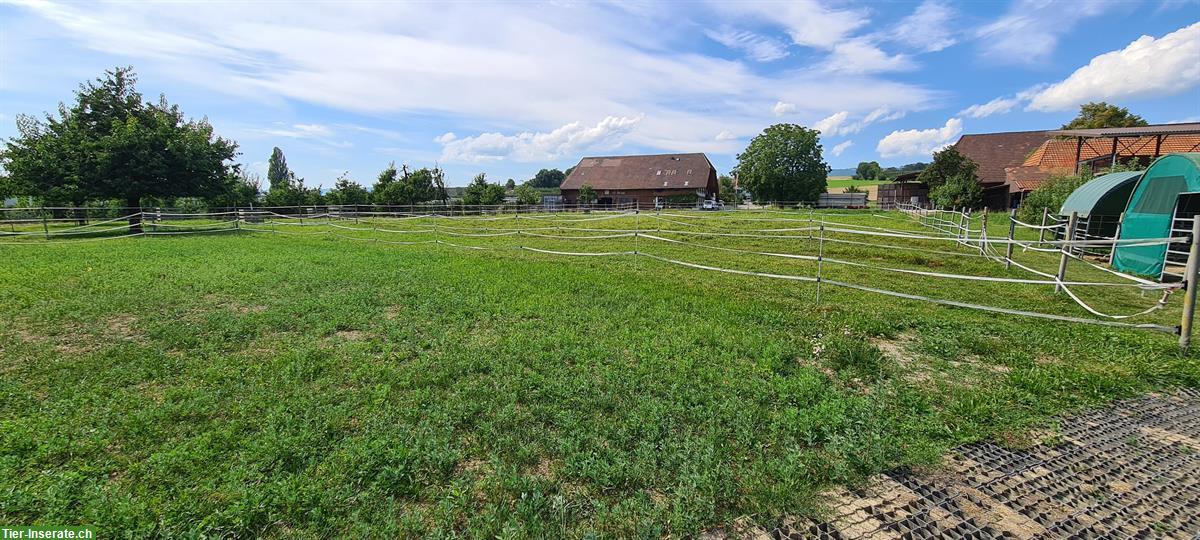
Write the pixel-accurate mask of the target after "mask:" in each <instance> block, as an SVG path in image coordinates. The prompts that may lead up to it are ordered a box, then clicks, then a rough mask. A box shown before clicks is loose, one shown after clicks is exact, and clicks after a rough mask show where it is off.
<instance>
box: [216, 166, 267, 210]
mask: <svg viewBox="0 0 1200 540" xmlns="http://www.w3.org/2000/svg"><path fill="white" fill-rule="evenodd" d="M260 195H262V179H261V178H259V177H258V176H257V175H254V174H246V173H245V172H243V171H241V170H240V169H238V170H235V171H234V172H233V173H232V174H230V175H229V176H228V177H226V179H225V189H224V190H223V191H222V192H221V194H220V195H217V196H216V197H213V198H212V199H211V200H210V201H209V202H210V204H211V206H215V207H221V208H233V207H244V206H253V205H255V204H257V203H258V198H259V196H260Z"/></svg>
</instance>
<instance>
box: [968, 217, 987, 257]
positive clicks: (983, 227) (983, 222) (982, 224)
mask: <svg viewBox="0 0 1200 540" xmlns="http://www.w3.org/2000/svg"><path fill="white" fill-rule="evenodd" d="M987 227H988V213H987V210H984V211H983V215H982V216H979V254H980V255H987ZM968 238H969V236H968Z"/></svg>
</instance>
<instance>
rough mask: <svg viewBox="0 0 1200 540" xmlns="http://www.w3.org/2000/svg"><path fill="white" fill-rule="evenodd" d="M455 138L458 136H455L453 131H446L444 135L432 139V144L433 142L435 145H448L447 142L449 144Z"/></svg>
mask: <svg viewBox="0 0 1200 540" xmlns="http://www.w3.org/2000/svg"><path fill="white" fill-rule="evenodd" d="M457 138H458V136H457V135H455V134H454V132H453V131H447V132H445V133H443V134H441V135H438V136H437V137H434V138H433V142H435V143H441V144H446V143H448V142H450V141H453V140H454V139H457Z"/></svg>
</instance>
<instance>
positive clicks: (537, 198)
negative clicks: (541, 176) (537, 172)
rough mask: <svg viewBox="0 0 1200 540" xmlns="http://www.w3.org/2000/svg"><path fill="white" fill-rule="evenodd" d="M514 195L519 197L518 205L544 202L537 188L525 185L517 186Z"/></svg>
mask: <svg viewBox="0 0 1200 540" xmlns="http://www.w3.org/2000/svg"><path fill="white" fill-rule="evenodd" d="M513 194H514V195H516V196H517V203H518V204H538V203H540V202H542V194H541V193H540V192H539V191H538V190H537V189H536V188H534V187H531V186H527V185H524V184H522V185H520V186H517V188H516V189H515V190H513Z"/></svg>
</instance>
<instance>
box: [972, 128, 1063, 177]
mask: <svg viewBox="0 0 1200 540" xmlns="http://www.w3.org/2000/svg"><path fill="white" fill-rule="evenodd" d="M1049 138H1050V135H1047V134H1046V132H1045V131H1013V132H1008V133H980V134H974V135H963V136H962V137H961V138H959V139H958V142H957V143H954V146H955V148H958V151H959V152H960V153H962V154H963V155H965V156H967V157H969V158H971V161H974V162H975V164H976V165H978V166H979V171H978V174H979V181H980V183H983V184H998V183H1001V182H1004V179H1005V169H1007V168H1009V167H1017V166H1019V165H1021V163H1022V162H1023V161H1025V156H1027V155H1029V153H1030V152H1032V151H1033V150H1034V149H1036V148H1037V147H1038V145H1040V144H1042V143H1043V142H1046V139H1049Z"/></svg>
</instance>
